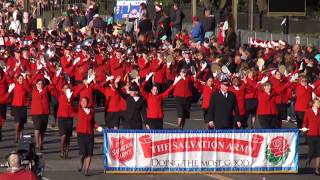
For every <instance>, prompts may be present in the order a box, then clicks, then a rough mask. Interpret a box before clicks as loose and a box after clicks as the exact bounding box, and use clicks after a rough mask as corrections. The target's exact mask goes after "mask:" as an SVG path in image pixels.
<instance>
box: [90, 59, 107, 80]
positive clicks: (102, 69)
mask: <svg viewBox="0 0 320 180" xmlns="http://www.w3.org/2000/svg"><path fill="white" fill-rule="evenodd" d="M94 71H95V76H96V81H97V82H103V81H106V75H107V74H109V72H110V67H109V65H108V64H105V63H104V64H100V65H98V66H96V67H95V69H94Z"/></svg>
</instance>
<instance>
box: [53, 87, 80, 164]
mask: <svg viewBox="0 0 320 180" xmlns="http://www.w3.org/2000/svg"><path fill="white" fill-rule="evenodd" d="M54 96H56V97H57V99H58V102H59V107H58V112H57V118H58V127H59V135H60V157H61V158H67V157H68V152H69V145H70V137H71V136H72V130H73V117H74V115H75V112H74V107H73V99H74V98H75V96H74V93H72V90H71V88H70V87H69V84H64V85H63V87H62V89H57V91H56V92H55V93H54Z"/></svg>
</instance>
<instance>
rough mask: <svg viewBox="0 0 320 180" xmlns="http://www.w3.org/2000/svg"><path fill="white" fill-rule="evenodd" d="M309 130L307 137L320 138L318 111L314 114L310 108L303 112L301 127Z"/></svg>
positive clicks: (319, 112)
mask: <svg viewBox="0 0 320 180" xmlns="http://www.w3.org/2000/svg"><path fill="white" fill-rule="evenodd" d="M302 127H306V128H309V131H308V132H307V135H308V136H320V109H318V112H317V114H314V112H313V110H312V108H309V109H307V110H306V111H305V114H304V120H303V126H302Z"/></svg>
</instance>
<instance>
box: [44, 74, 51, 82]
mask: <svg viewBox="0 0 320 180" xmlns="http://www.w3.org/2000/svg"><path fill="white" fill-rule="evenodd" d="M44 78H46V79H48V80H49V81H50V79H51V78H50V76H49V75H48V74H47V73H45V74H44Z"/></svg>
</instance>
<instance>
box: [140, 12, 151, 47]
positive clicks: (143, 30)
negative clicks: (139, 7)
mask: <svg viewBox="0 0 320 180" xmlns="http://www.w3.org/2000/svg"><path fill="white" fill-rule="evenodd" d="M136 33H137V36H138V39H139V41H141V42H146V41H147V40H149V39H151V37H152V22H151V20H150V19H149V18H148V17H147V16H146V15H142V19H141V20H140V21H139V23H138V27H137V32H136Z"/></svg>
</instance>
